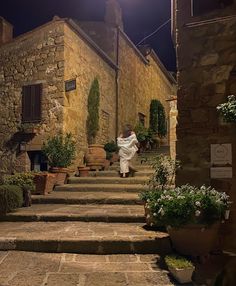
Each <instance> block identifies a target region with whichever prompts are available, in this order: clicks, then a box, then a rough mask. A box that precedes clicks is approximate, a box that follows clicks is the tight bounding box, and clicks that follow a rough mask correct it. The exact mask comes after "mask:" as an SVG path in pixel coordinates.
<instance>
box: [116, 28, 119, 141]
mask: <svg viewBox="0 0 236 286" xmlns="http://www.w3.org/2000/svg"><path fill="white" fill-rule="evenodd" d="M119 43H120V28H119V27H117V28H116V65H117V67H118V68H117V69H116V138H117V137H118V131H119V56H120V49H119Z"/></svg>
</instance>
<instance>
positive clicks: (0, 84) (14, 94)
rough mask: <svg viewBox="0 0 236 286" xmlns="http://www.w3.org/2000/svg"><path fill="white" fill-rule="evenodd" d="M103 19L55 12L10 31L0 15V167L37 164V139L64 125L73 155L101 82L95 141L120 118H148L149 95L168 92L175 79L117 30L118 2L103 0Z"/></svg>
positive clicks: (82, 144)
mask: <svg viewBox="0 0 236 286" xmlns="http://www.w3.org/2000/svg"><path fill="white" fill-rule="evenodd" d="M104 19H105V20H104V22H98V23H94V22H84V23H78V22H77V21H75V20H72V19H62V18H59V17H54V18H53V20H52V21H50V22H48V23H46V24H44V25H42V26H40V27H38V28H36V29H34V30H32V31H29V32H28V33H25V34H23V35H20V36H18V37H17V38H12V30H13V27H12V25H11V24H10V23H8V22H7V21H6V20H5V19H3V18H0V113H1V117H0V158H1V164H0V173H6V172H13V171H23V170H30V169H43V168H45V166H44V158H43V156H42V154H41V152H40V150H41V146H42V144H43V141H45V139H47V138H48V137H49V136H50V135H53V134H56V133H59V132H64V133H65V132H71V133H72V134H73V136H74V137H75V139H76V141H77V161H76V162H75V165H76V164H79V163H81V161H82V159H83V155H84V153H85V151H86V148H87V136H86V119H87V98H88V94H89V90H90V87H91V84H92V82H93V80H94V79H95V78H98V81H99V85H100V122H99V125H100V130H99V133H98V136H97V138H96V139H97V143H106V142H108V141H109V140H112V139H113V140H114V139H115V138H116V135H117V134H118V132H120V130H121V127H122V125H123V124H124V123H127V122H128V123H131V124H133V125H135V124H136V123H137V122H138V121H139V120H142V122H144V124H145V125H146V126H148V124H149V106H150V101H151V99H154V98H155V99H159V100H160V101H161V102H162V103H163V105H164V107H165V110H166V113H167V115H168V114H169V103H168V102H167V101H166V100H167V99H169V98H170V97H171V96H172V95H173V94H175V80H174V79H173V77H172V76H171V75H170V74H169V72H168V71H167V70H166V69H165V68H164V66H163V65H162V63H161V62H160V60H159V59H158V57H157V55H156V54H155V53H154V52H153V51H151V50H150V51H149V52H148V53H146V54H144V53H141V52H140V50H139V49H137V47H136V46H135V45H134V44H133V43H132V42H131V40H130V39H129V38H128V36H127V35H126V34H125V32H124V31H123V24H122V17H121V10H120V7H119V6H118V4H117V2H116V1H115V0H107V3H106V12H105V16H104Z"/></svg>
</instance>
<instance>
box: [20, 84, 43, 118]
mask: <svg viewBox="0 0 236 286" xmlns="http://www.w3.org/2000/svg"><path fill="white" fill-rule="evenodd" d="M41 97H42V85H41V84H35V85H28V86H23V90H22V122H37V121H40V120H41Z"/></svg>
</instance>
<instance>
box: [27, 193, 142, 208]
mask: <svg viewBox="0 0 236 286" xmlns="http://www.w3.org/2000/svg"><path fill="white" fill-rule="evenodd" d="M32 202H33V203H34V204H70V205H71V204H72V205H73V204H83V205H84V204H123V205H135V204H142V202H141V200H140V199H139V197H138V194H137V193H128V192H127V193H126V192H115V193H114V192H52V193H51V194H48V195H46V196H43V195H42V196H40V195H33V196H32Z"/></svg>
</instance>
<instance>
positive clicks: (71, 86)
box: [65, 79, 76, 91]
mask: <svg viewBox="0 0 236 286" xmlns="http://www.w3.org/2000/svg"><path fill="white" fill-rule="evenodd" d="M75 89H76V80H75V79H72V80H67V81H66V82H65V91H71V90H75Z"/></svg>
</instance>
